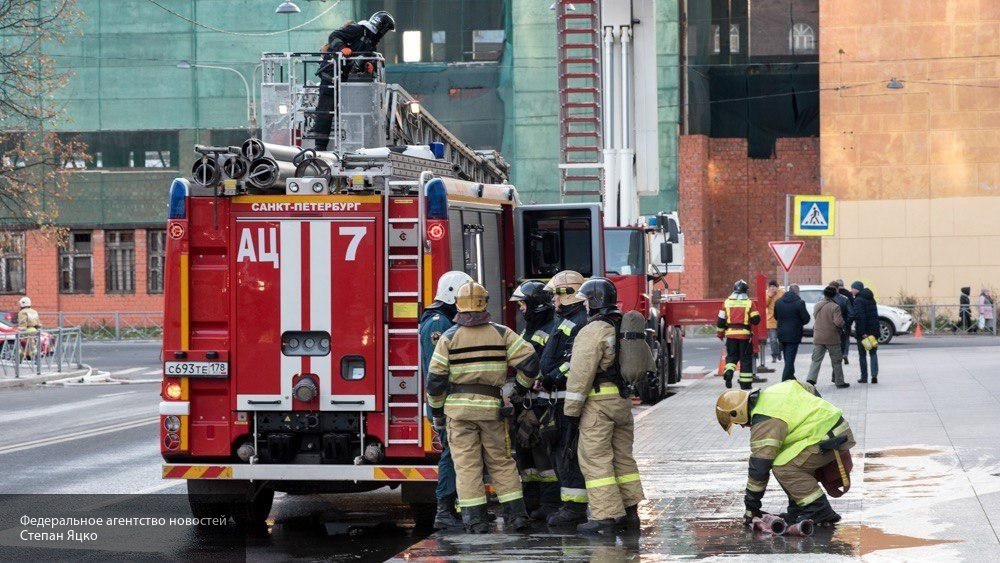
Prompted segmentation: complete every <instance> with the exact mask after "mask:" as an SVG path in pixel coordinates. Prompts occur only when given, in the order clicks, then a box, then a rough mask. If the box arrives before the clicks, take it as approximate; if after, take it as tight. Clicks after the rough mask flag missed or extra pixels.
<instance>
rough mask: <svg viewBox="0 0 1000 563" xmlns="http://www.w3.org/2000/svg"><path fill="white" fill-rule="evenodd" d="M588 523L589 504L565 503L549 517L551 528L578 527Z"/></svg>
mask: <svg viewBox="0 0 1000 563" xmlns="http://www.w3.org/2000/svg"><path fill="white" fill-rule="evenodd" d="M586 521H587V504H586V503H582V502H564V503H563V505H562V506H560V507H559V510H557V511H556V513H555V514H553V515H552V516H549V519H548V520H547V523H548V525H549V526H576V525H577V524H582V523H584V522H586Z"/></svg>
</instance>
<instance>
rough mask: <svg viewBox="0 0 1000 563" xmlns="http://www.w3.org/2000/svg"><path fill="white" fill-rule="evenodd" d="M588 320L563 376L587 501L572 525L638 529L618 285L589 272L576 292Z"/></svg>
mask: <svg viewBox="0 0 1000 563" xmlns="http://www.w3.org/2000/svg"><path fill="white" fill-rule="evenodd" d="M578 293H579V294H580V296H581V297H583V298H584V299H585V300H586V307H587V311H588V312H589V314H590V321H589V322H588V323H587V325H586V326H584V327H583V328H582V329H580V332H578V333H577V335H576V339H575V340H574V341H573V355H572V358H571V359H570V367H569V376H568V378H567V382H566V404H565V406H564V411H565V414H566V416H567V417H580V418H579V421H578V422H577V423H576V424H577V426H578V427H579V428H580V442H579V449H578V452H577V455H578V459H579V461H580V469H581V470H582V471H583V476H584V478H585V482H586V487H587V499H588V501H589V504H590V520H588V521H587V522H585V523H583V524H580V525H579V526H577V530H578V531H580V532H582V533H586V534H600V533H607V532H613V531H616V530H625V531H638V529H639V501H641V500H642V499H643V498H645V497H644V496H643V493H642V483H641V482H640V481H639V468H638V466H637V465H636V463H635V458H634V457H633V456H632V442H633V440H634V428H635V422H634V420H633V419H632V401H631V400H630V399H628V395H629V389H628V388H627V387H626V381H625V380H624V378H623V377H622V374H621V367H620V365H619V362H618V361H617V360H618V355H619V354H618V353H619V349H620V343H619V335H618V326H619V325H620V323H621V319H622V313H621V311H619V310H618V305H617V302H618V291H617V289H615V285H614V284H613V283H611V281H610V280H608V279H605V278H593V279H590V280H588V281H586V282H585V283H584V284H583V285H582V286H580V291H579V292H578Z"/></svg>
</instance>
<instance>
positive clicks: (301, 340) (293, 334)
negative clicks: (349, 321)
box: [281, 330, 330, 356]
mask: <svg viewBox="0 0 1000 563" xmlns="http://www.w3.org/2000/svg"><path fill="white" fill-rule="evenodd" d="M281 353H282V354H284V355H286V356H325V355H327V354H329V353H330V333H328V332H326V331H322V330H289V331H286V332H284V333H283V334H282V335H281Z"/></svg>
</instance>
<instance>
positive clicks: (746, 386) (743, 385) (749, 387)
mask: <svg viewBox="0 0 1000 563" xmlns="http://www.w3.org/2000/svg"><path fill="white" fill-rule="evenodd" d="M740 389H742V390H744V391H750V390H752V389H753V386H752V385H750V383H748V382H745V381H740Z"/></svg>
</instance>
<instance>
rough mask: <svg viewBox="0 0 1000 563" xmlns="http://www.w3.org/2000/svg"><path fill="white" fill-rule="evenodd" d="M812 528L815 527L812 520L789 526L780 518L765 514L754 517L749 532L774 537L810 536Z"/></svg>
mask: <svg viewBox="0 0 1000 563" xmlns="http://www.w3.org/2000/svg"><path fill="white" fill-rule="evenodd" d="M814 528H815V525H814V523H813V521H812V520H802V521H801V522H796V523H795V524H792V525H789V524H788V523H787V522H785V521H784V519H782V518H781V517H780V516H777V515H775V514H768V513H767V512H765V513H763V514H761V515H760V516H755V517H754V519H753V520H752V521H751V522H750V529H751V530H753V531H755V532H762V533H764V534H768V535H771V534H773V535H776V536H796V537H806V536H811V535H812V533H813V529H814Z"/></svg>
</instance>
